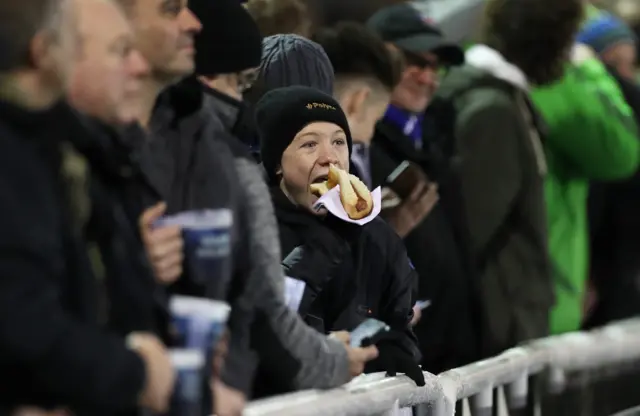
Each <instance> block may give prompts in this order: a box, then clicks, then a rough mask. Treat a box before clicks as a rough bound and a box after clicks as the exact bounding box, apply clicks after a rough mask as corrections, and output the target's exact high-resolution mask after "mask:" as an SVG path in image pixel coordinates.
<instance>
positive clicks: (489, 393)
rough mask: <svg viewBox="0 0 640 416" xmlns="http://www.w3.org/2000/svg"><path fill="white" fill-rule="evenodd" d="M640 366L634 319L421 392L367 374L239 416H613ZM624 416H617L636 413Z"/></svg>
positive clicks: (399, 380) (509, 355) (638, 399)
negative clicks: (403, 415)
mask: <svg viewBox="0 0 640 416" xmlns="http://www.w3.org/2000/svg"><path fill="white" fill-rule="evenodd" d="M639 364H640V319H632V320H628V321H622V322H618V323H615V324H611V325H608V326H606V327H603V328H600V329H596V330H593V331H589V332H575V333H568V334H565V335H559V336H552V337H549V338H544V339H540V340H535V341H532V342H529V343H526V344H524V345H522V346H520V347H517V348H512V349H510V350H507V351H505V352H504V353H502V354H500V355H498V356H496V357H493V358H489V359H487V360H483V361H479V362H476V363H473V364H470V365H467V366H464V367H460V368H456V369H453V370H449V371H446V372H444V373H442V374H439V375H437V376H436V375H433V374H430V373H425V380H426V385H425V386H424V387H417V386H416V385H415V384H414V383H413V382H412V381H411V380H410V379H409V378H407V377H405V376H403V375H402V376H398V377H387V378H385V377H384V375H383V374H368V375H364V376H361V377H359V378H357V379H356V380H354V381H352V382H351V383H349V384H347V385H345V386H343V387H341V388H337V389H333V390H326V391H320V390H312V391H302V392H297V393H292V394H287V395H282V396H275V397H272V398H268V399H263V400H257V401H253V402H251V403H249V405H248V406H247V409H246V410H245V413H244V414H245V415H246V416H275V415H278V416H287V415H300V416H320V415H322V416H328V415H344V416H347V415H349V416H351V415H380V416H383V415H394V414H398V413H396V412H394V411H393V409H394V407H397V406H399V407H401V408H411V407H413V410H412V412H413V414H414V415H419V416H422V415H426V416H452V415H454V414H456V415H473V416H485V415H497V416H502V415H505V416H506V415H532V416H533V415H541V416H546V415H554V416H555V415H557V416H560V415H563V416H564V415H566V416H574V415H575V416H611V415H613V414H614V413H617V412H623V411H625V410H626V409H628V408H630V407H633V406H638V405H640V395H638V394H637V393H638V392H639V391H640V382H639V381H640V365H639ZM623 379H624V383H626V384H625V386H623V384H622V381H623ZM624 392H626V393H627V394H626V396H627V397H626V398H624V400H623V398H622V395H623V394H622V393H624ZM605 396H606V397H605ZM614 397H615V400H614V399H613V398H614ZM598 400H599V401H603V402H606V401H607V400H609V401H610V402H611V403H599V404H598V403H597V402H598ZM620 406H626V407H620ZM618 407H620V408H618ZM629 412H632V411H631V410H627V413H623V414H625V415H633V414H636V413H629ZM637 414H640V413H637Z"/></svg>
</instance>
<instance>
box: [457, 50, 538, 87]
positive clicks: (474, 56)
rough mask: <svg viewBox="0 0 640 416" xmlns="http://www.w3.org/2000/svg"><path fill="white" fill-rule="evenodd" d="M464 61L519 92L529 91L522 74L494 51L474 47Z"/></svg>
mask: <svg viewBox="0 0 640 416" xmlns="http://www.w3.org/2000/svg"><path fill="white" fill-rule="evenodd" d="M465 59H466V62H467V64H469V65H470V66H473V67H475V68H478V69H481V70H483V71H485V72H488V73H489V74H491V75H493V76H494V77H496V78H498V79H501V80H503V81H505V82H508V83H509V84H511V85H513V86H515V87H517V88H519V89H521V90H524V91H528V90H529V82H528V81H527V77H526V75H525V74H524V72H522V70H521V69H520V68H518V67H517V66H515V65H513V64H512V63H510V62H509V61H507V60H506V59H505V58H504V57H503V56H502V55H501V54H500V52H498V51H496V50H495V49H492V48H490V47H488V46H486V45H476V46H473V47H471V48H470V49H469V50H468V51H467V52H466V54H465Z"/></svg>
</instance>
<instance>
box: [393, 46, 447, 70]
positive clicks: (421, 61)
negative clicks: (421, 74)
mask: <svg viewBox="0 0 640 416" xmlns="http://www.w3.org/2000/svg"><path fill="white" fill-rule="evenodd" d="M402 55H403V57H404V63H405V65H406V66H415V67H418V68H420V69H432V70H434V71H437V70H439V69H440V63H439V62H438V61H437V60H436V59H429V58H425V57H424V56H421V55H419V54H417V53H414V52H409V51H405V50H403V51H402Z"/></svg>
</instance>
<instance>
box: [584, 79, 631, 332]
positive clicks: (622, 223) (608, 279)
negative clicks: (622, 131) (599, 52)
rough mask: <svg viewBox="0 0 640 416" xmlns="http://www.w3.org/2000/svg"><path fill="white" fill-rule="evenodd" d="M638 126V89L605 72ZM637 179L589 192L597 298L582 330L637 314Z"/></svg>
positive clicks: (595, 186)
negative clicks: (613, 81)
mask: <svg viewBox="0 0 640 416" xmlns="http://www.w3.org/2000/svg"><path fill="white" fill-rule="evenodd" d="M610 71H611V75H612V76H613V77H614V78H615V79H616V81H617V82H618V85H619V86H620V89H621V91H622V93H623V95H624V98H625V100H626V102H627V104H628V105H629V107H631V110H632V111H633V114H634V116H635V120H636V123H638V125H640V85H638V83H637V82H634V81H631V80H628V79H625V78H623V77H621V76H620V75H618V74H617V73H616V72H615V71H614V70H613V69H611V68H610ZM638 210H640V173H636V174H634V175H633V176H632V177H631V178H629V179H627V180H623V181H618V182H613V183H593V184H592V185H591V188H590V191H589V226H590V231H591V279H592V282H593V284H594V286H595V289H596V292H597V294H598V302H597V304H596V306H595V309H594V310H593V311H592V312H591V314H590V316H589V317H587V320H586V323H585V326H586V327H587V328H591V327H596V326H601V325H604V324H607V323H609V322H611V321H615V320H620V319H626V318H630V317H632V316H635V315H638V314H640V287H638V284H637V282H636V280H637V276H638V273H640V257H638V255H637V253H638V252H640V238H639V237H638V236H639V235H640V220H639V219H638V215H637V212H638Z"/></svg>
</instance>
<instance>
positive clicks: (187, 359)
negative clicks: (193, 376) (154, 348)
mask: <svg viewBox="0 0 640 416" xmlns="http://www.w3.org/2000/svg"><path fill="white" fill-rule="evenodd" d="M169 358H170V359H171V364H173V367H174V368H175V369H177V370H200V369H201V368H203V367H204V362H205V359H204V353H203V352H202V351H200V350H196V349H179V348H178V349H172V350H169Z"/></svg>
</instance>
